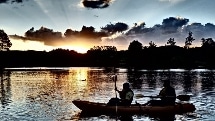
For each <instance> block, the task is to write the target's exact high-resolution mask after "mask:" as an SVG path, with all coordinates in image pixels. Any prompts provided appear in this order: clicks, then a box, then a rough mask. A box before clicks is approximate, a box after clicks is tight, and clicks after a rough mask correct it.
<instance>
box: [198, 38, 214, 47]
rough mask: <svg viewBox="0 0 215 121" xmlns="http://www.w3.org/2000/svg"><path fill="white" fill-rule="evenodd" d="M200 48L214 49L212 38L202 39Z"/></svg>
mask: <svg viewBox="0 0 215 121" xmlns="http://www.w3.org/2000/svg"><path fill="white" fill-rule="evenodd" d="M201 40H202V46H201V47H215V42H214V40H213V39H212V38H207V39H205V38H202V39H201Z"/></svg>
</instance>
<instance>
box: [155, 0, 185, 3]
mask: <svg viewBox="0 0 215 121" xmlns="http://www.w3.org/2000/svg"><path fill="white" fill-rule="evenodd" d="M159 1H161V2H171V3H178V2H183V1H185V0H159Z"/></svg>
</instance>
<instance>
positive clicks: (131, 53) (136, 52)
mask: <svg viewBox="0 0 215 121" xmlns="http://www.w3.org/2000/svg"><path fill="white" fill-rule="evenodd" d="M142 50H143V46H142V43H140V42H138V41H137V40H134V41H132V42H131V43H130V45H129V47H128V58H127V64H128V65H129V66H130V67H138V66H140V64H141V63H142V56H141V53H142Z"/></svg>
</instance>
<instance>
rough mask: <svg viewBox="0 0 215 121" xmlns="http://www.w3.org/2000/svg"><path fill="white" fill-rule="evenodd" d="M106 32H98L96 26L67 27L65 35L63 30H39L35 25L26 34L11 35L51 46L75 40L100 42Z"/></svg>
mask: <svg viewBox="0 0 215 121" xmlns="http://www.w3.org/2000/svg"><path fill="white" fill-rule="evenodd" d="M107 36H108V34H107V33H105V32H96V31H95V28H94V27H92V26H90V27H86V26H83V27H82V30H81V31H74V30H72V29H67V30H66V32H65V33H64V36H63V35H62V33H61V32H55V31H53V30H52V29H49V28H46V27H41V28H40V29H38V30H34V27H32V28H31V29H29V30H28V31H26V32H25V36H19V35H10V37H11V38H13V39H21V40H24V41H39V42H43V43H44V44H45V45H49V46H59V44H60V45H63V43H64V45H65V44H66V43H74V42H76V43H77V42H81V41H82V42H87V43H99V42H101V41H102V40H101V38H102V37H107Z"/></svg>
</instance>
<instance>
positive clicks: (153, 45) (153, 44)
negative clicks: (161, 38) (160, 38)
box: [149, 41, 157, 48]
mask: <svg viewBox="0 0 215 121" xmlns="http://www.w3.org/2000/svg"><path fill="white" fill-rule="evenodd" d="M156 46H157V45H156V44H155V43H154V42H152V41H150V42H149V48H153V47H156Z"/></svg>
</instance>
